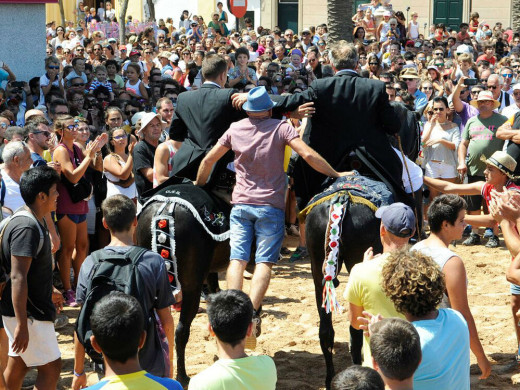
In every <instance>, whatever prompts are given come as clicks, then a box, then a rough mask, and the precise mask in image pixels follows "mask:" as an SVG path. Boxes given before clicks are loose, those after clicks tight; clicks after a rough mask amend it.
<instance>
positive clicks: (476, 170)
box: [462, 113, 507, 176]
mask: <svg viewBox="0 0 520 390" xmlns="http://www.w3.org/2000/svg"><path fill="white" fill-rule="evenodd" d="M505 121H507V118H506V117H505V116H503V115H500V114H496V113H494V114H493V115H492V116H491V117H489V118H487V119H482V118H481V117H480V115H477V116H474V117H472V118H470V119H469V120H468V122H467V123H466V127H465V128H464V132H463V133H462V139H463V140H468V141H469V146H468V161H467V166H468V174H469V175H471V176H484V170H485V169H486V164H485V163H484V162H483V161H481V159H480V158H481V156H485V157H486V158H488V157H490V156H491V155H492V154H493V153H495V152H496V151H498V150H502V147H503V146H504V140H501V139H498V138H497V137H496V134H497V129H498V128H499V127H500V126H502V125H503V124H504V122H505Z"/></svg>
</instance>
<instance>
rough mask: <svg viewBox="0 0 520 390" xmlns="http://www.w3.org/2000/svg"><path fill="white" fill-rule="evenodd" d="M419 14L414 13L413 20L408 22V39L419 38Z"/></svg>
mask: <svg viewBox="0 0 520 390" xmlns="http://www.w3.org/2000/svg"><path fill="white" fill-rule="evenodd" d="M418 17H419V14H418V13H417V12H414V13H412V21H411V22H410V23H408V30H407V33H406V35H407V36H406V37H407V38H408V39H412V40H416V39H417V38H419V23H418V22H417V18H418Z"/></svg>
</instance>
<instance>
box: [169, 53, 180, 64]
mask: <svg viewBox="0 0 520 390" xmlns="http://www.w3.org/2000/svg"><path fill="white" fill-rule="evenodd" d="M168 59H169V60H170V61H171V62H176V61H179V56H178V55H177V54H175V53H173V54H172V55H171V56H170V57H169V58H168Z"/></svg>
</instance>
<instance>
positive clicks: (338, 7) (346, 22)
mask: <svg viewBox="0 0 520 390" xmlns="http://www.w3.org/2000/svg"><path fill="white" fill-rule="evenodd" d="M519 1H520V0H519ZM352 2H353V0H327V27H328V30H329V32H328V40H329V41H331V42H334V41H339V40H342V39H345V40H349V41H350V40H352V29H353V26H352V12H353V9H354V8H353V7H354V6H353V3H352Z"/></svg>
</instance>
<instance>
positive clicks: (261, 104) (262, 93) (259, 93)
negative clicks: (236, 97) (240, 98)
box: [242, 86, 274, 112]
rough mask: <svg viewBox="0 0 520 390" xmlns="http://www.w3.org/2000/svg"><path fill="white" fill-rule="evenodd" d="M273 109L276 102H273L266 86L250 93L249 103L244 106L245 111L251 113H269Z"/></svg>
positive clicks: (248, 96)
mask: <svg viewBox="0 0 520 390" xmlns="http://www.w3.org/2000/svg"><path fill="white" fill-rule="evenodd" d="M273 107H274V102H273V101H272V100H271V97H270V96H269V94H268V93H267V90H266V89H265V87H264V86H260V87H255V88H253V89H252V90H251V91H249V92H248V94H247V102H245V103H244V105H243V106H242V108H243V109H244V111H249V112H262V111H268V110H270V109H271V108H273Z"/></svg>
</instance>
